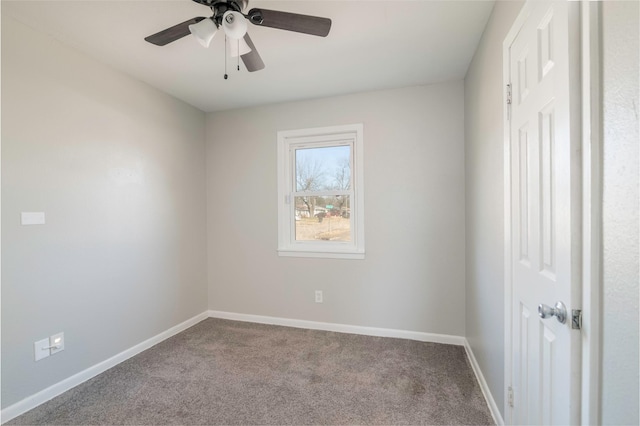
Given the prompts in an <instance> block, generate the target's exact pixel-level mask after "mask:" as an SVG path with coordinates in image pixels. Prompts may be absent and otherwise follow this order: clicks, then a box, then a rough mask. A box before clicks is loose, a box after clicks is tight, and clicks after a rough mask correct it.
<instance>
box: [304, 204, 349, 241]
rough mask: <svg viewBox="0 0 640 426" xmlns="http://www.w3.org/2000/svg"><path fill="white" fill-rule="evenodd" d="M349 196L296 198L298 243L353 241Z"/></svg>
mask: <svg viewBox="0 0 640 426" xmlns="http://www.w3.org/2000/svg"><path fill="white" fill-rule="evenodd" d="M350 201H351V200H350V199H349V196H348V195H337V196H327V197H295V203H296V204H295V209H296V212H295V213H296V214H295V216H296V241H351V219H350V216H351V204H350Z"/></svg>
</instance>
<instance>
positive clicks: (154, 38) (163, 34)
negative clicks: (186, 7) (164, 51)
mask: <svg viewBox="0 0 640 426" xmlns="http://www.w3.org/2000/svg"><path fill="white" fill-rule="evenodd" d="M203 19H205V18H203V17H202V16H198V17H196V18H193V19H189V20H188V21H184V22H182V23H181V24H178V25H174V26H173V27H171V28H167V29H166V30H162V31H160V32H159V33H155V34H153V35H150V36H148V37H145V38H144V39H145V40H146V41H148V42H149V43H152V44H155V45H156V46H164V45H166V44H169V43H171V42H172V41H176V40H178V39H181V38H182V37H184V36H188V35H189V34H191V32H190V31H189V25H192V24H197V23H198V22H200V21H202V20H203Z"/></svg>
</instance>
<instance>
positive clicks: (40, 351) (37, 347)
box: [33, 338, 51, 361]
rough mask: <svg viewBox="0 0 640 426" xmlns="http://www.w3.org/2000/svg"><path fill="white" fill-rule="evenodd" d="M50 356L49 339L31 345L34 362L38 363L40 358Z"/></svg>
mask: <svg viewBox="0 0 640 426" xmlns="http://www.w3.org/2000/svg"><path fill="white" fill-rule="evenodd" d="M49 355H51V351H50V350H49V339H48V338H47V339H42V340H38V341H37V342H35V343H34V344H33V357H34V359H35V360H36V361H40V360H41V359H42V358H46V357H48V356H49Z"/></svg>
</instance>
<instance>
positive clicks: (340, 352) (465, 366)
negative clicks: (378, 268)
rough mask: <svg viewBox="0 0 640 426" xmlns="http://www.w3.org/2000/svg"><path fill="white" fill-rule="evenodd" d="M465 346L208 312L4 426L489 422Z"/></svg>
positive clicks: (489, 416) (489, 418)
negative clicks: (239, 318)
mask: <svg viewBox="0 0 640 426" xmlns="http://www.w3.org/2000/svg"><path fill="white" fill-rule="evenodd" d="M492 423H493V422H492V418H491V415H490V413H489V410H488V408H487V405H486V402H485V400H484V398H483V396H482V392H481V390H480V388H479V386H478V383H477V382H476V379H475V376H474V374H473V371H472V370H471V367H470V365H469V362H468V360H467V357H466V354H465V351H464V348H463V347H462V346H453V345H442V344H436V343H424V342H416V341H412V340H404V339H391V338H382V337H370V336H359V335H353V334H343V333H332V332H325V331H312V330H304V329H297V328H289V327H278V326H271V325H261V324H252V323H243V322H236V321H227V320H219V319H207V320H205V321H202V322H200V323H199V324H196V325H195V326H193V327H191V328H189V329H188V330H186V331H184V332H182V333H180V334H178V335H176V336H174V337H172V338H170V339H167V340H165V341H164V342H162V343H160V344H158V345H156V346H154V347H153V348H151V349H149V350H147V351H144V352H142V353H141V354H139V355H137V356H135V357H133V358H131V359H129V360H127V361H125V362H123V363H122V364H119V365H117V366H116V367H113V368H112V369H110V370H108V371H106V372H104V373H103V374H101V375H99V376H97V377H95V378H93V379H91V380H89V381H87V382H85V383H83V384H81V385H79V386H77V387H76V388H74V389H72V390H70V391H68V392H66V393H64V394H62V395H60V396H59V397H57V398H54V399H53V400H51V401H49V402H47V403H45V404H43V405H41V406H39V407H37V408H35V409H33V410H31V411H30V412H28V413H25V414H24V415H22V416H20V417H17V418H16V419H14V420H12V421H11V422H9V424H16V425H18V424H22V425H24V424H29V425H35V424H74V425H89V424H91V425H97V424H103V425H104V424H109V425H113V424H135V425H162V424H182V425H196V424H198V425H203V424H251V425H253V424H283V425H284V424H296V425H302V424H381V425H382V424H385V425H386V424H411V425H418V424H492Z"/></svg>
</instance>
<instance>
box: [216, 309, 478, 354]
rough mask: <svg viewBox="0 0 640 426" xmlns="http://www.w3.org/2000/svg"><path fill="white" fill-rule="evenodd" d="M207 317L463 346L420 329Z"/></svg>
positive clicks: (259, 317) (452, 338)
mask: <svg viewBox="0 0 640 426" xmlns="http://www.w3.org/2000/svg"><path fill="white" fill-rule="evenodd" d="M209 317H211V318H220V319H228V320H234V321H244V322H255V323H259V324H272V325H281V326H285V327H295V328H306V329H310V330H323V331H335V332H338V333H351V334H362V335H365V336H377V337H395V338H398V339H409V340H417V341H420V342H433V343H444V344H448V345H458V346H463V345H464V344H465V338H464V337H462V336H452V335H448V334H436V333H423V332H420V331H407V330H397V329H391V328H377V327H364V326H360V325H347V324H336V323H330V322H317V321H306V320H297V319H291V318H280V317H269V316H262V315H249V314H238V313H234V312H223V311H209Z"/></svg>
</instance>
